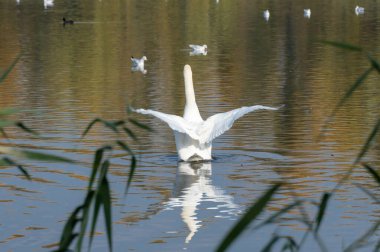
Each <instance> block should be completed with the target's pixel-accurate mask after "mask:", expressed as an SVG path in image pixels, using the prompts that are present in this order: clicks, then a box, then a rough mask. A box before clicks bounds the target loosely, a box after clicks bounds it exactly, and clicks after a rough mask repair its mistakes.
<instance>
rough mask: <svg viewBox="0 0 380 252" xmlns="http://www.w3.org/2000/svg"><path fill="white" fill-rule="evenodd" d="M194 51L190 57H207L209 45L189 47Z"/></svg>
mask: <svg viewBox="0 0 380 252" xmlns="http://www.w3.org/2000/svg"><path fill="white" fill-rule="evenodd" d="M189 47H190V48H191V49H192V50H191V52H190V56H193V55H207V45H189Z"/></svg>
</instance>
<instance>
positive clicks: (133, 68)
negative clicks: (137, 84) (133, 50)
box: [131, 65, 148, 74]
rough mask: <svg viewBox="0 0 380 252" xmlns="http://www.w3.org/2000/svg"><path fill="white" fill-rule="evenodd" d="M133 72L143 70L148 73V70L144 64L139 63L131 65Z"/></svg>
mask: <svg viewBox="0 0 380 252" xmlns="http://www.w3.org/2000/svg"><path fill="white" fill-rule="evenodd" d="M131 70H132V72H142V73H143V74H146V73H147V72H148V71H147V70H146V69H145V68H144V65H143V66H141V65H137V66H132V67H131Z"/></svg>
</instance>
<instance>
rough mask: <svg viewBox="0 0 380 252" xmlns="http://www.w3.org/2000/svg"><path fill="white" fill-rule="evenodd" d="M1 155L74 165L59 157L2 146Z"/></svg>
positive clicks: (71, 161) (68, 160)
mask: <svg viewBox="0 0 380 252" xmlns="http://www.w3.org/2000/svg"><path fill="white" fill-rule="evenodd" d="M0 153H3V154H7V155H12V156H16V157H20V158H27V159H31V160H38V161H52V162H64V163H74V161H73V160H71V159H68V158H64V157H60V156H57V155H52V154H46V153H41V152H35V151H30V150H19V149H15V148H11V147H4V146H0Z"/></svg>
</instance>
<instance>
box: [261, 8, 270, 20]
mask: <svg viewBox="0 0 380 252" xmlns="http://www.w3.org/2000/svg"><path fill="white" fill-rule="evenodd" d="M263 17H264V19H265V20H266V21H268V20H269V17H270V13H269V10H265V11H264V12H263Z"/></svg>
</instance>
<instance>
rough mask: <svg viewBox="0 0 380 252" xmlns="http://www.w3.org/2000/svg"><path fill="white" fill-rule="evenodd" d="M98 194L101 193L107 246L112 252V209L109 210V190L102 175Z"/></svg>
mask: <svg viewBox="0 0 380 252" xmlns="http://www.w3.org/2000/svg"><path fill="white" fill-rule="evenodd" d="M100 194H101V195H102V204H103V207H104V220H105V222H106V229H107V237H108V247H109V249H110V251H111V252H112V211H111V206H112V205H111V191H110V188H109V183H108V179H107V177H104V179H103V181H102V184H101V190H100Z"/></svg>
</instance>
